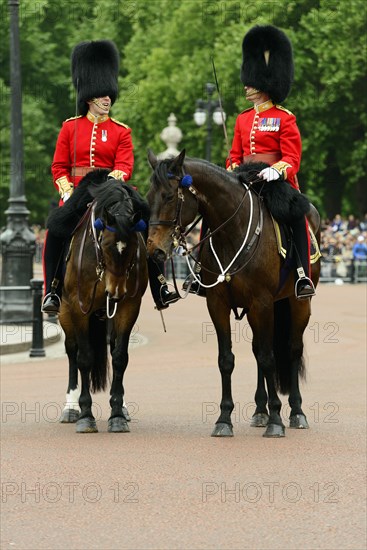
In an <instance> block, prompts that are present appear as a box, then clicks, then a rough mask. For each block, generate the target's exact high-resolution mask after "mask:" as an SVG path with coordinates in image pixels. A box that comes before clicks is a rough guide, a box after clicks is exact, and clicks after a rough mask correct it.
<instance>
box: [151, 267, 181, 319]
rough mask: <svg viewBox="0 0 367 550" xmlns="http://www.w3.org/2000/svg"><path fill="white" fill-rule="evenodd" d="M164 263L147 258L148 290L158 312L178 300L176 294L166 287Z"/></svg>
mask: <svg viewBox="0 0 367 550" xmlns="http://www.w3.org/2000/svg"><path fill="white" fill-rule="evenodd" d="M163 272H164V263H163V262H159V261H157V260H153V259H152V258H148V274H149V284H150V290H151V292H152V296H153V300H154V302H155V306H156V308H157V309H158V311H160V310H161V309H166V308H167V307H168V306H169V304H173V303H174V302H177V300H179V296H178V295H177V293H176V292H170V290H169V289H168V286H167V281H166V279H165V277H164V275H163Z"/></svg>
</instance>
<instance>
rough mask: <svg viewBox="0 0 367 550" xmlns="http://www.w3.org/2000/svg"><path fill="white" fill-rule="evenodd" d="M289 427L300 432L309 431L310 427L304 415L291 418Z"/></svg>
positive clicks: (295, 415)
mask: <svg viewBox="0 0 367 550" xmlns="http://www.w3.org/2000/svg"><path fill="white" fill-rule="evenodd" d="M289 427H290V428H296V429H298V430H307V429H308V428H309V427H310V426H309V425H308V422H307V418H306V417H305V415H304V414H294V415H293V416H290V417H289Z"/></svg>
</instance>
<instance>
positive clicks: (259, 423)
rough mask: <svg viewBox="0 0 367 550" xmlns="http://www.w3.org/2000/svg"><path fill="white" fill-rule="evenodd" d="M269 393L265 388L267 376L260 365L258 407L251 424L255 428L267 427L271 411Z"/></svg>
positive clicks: (256, 396) (258, 368) (256, 393)
mask: <svg viewBox="0 0 367 550" xmlns="http://www.w3.org/2000/svg"><path fill="white" fill-rule="evenodd" d="M267 402H268V394H267V393H266V388H265V378H264V374H263V372H262V370H261V369H260V367H259V365H258V366H257V388H256V392H255V403H256V409H255V412H254V414H253V416H252V418H251V423H250V426H252V427H253V428H265V427H266V426H267V425H268V421H269V413H268V409H267V407H266V405H267Z"/></svg>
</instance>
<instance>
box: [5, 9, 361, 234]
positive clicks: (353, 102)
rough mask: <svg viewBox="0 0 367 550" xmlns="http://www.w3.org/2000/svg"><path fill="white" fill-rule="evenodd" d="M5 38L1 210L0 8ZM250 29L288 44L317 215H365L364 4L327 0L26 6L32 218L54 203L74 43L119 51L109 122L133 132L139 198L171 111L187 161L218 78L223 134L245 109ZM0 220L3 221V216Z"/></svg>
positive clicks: (220, 150)
mask: <svg viewBox="0 0 367 550" xmlns="http://www.w3.org/2000/svg"><path fill="white" fill-rule="evenodd" d="M0 9H1V15H2V22H3V40H2V41H1V43H0V65H1V67H2V74H1V77H0V86H1V108H2V112H3V117H2V120H1V161H2V170H1V181H0V195H1V197H0V198H1V199H2V204H3V205H4V207H3V210H5V209H6V199H7V197H8V194H9V186H10V177H11V167H10V145H9V140H10V115H9V113H10V81H9V15H8V6H7V0H0ZM254 24H274V25H276V26H279V27H280V28H282V29H283V30H284V31H285V32H286V33H287V34H288V35H289V37H290V38H291V40H292V43H293V49H294V57H295V67H296V76H295V83H294V86H293V90H292V92H291V94H290V97H289V98H288V100H287V102H286V103H285V104H284V105H285V106H286V107H287V108H288V109H290V110H291V111H293V112H294V113H295V114H296V116H297V121H298V124H299V127H300V130H301V134H302V138H303V159H302V166H301V173H300V182H301V187H302V189H303V190H304V191H305V192H306V193H307V194H308V195H309V196H310V198H311V199H312V200H313V201H314V202H315V204H316V205H317V206H318V208H319V209H320V210H321V212H322V214H323V215H328V216H333V215H334V214H336V213H343V214H345V215H346V214H348V213H351V212H354V213H355V214H357V215H362V214H363V213H364V212H365V211H367V197H366V182H365V179H366V176H365V174H366V171H367V166H366V147H367V146H366V140H365V135H366V117H367V109H366V98H367V93H366V91H367V90H366V74H365V60H366V41H365V32H366V8H365V2H364V1H362V0H352V1H351V2H346V0H340V1H339V2H338V1H336V2H334V3H332V4H331V3H330V2H329V1H328V0H320V1H317V0H299V1H297V2H292V1H290V2H286V3H285V2H283V1H277V0H275V1H268V2H265V3H264V1H263V0H261V1H260V0H253V1H252V2H250V3H244V2H238V1H234V0H227V1H226V2H221V1H217V0H212V1H202V2H198V1H197V0H185V1H183V2H182V1H180V0H154V1H148V0H139V1H130V0H129V1H128V0H126V1H124V0H112V1H111V0H89V1H87V0H84V1H83V0H81V1H79V0H59V1H58V2H53V1H52V0H42V1H39V2H34V0H22V1H21V6H20V36H21V62H22V83H23V134H24V167H25V184H26V196H27V200H28V208H29V209H30V211H31V221H32V222H38V223H41V224H43V223H44V220H45V218H46V216H47V214H48V210H49V208H50V205H51V204H52V202H56V200H57V195H56V192H55V190H54V187H53V184H52V178H51V174H50V164H51V161H52V156H53V152H54V146H55V142H56V138H57V134H58V131H59V129H60V127H61V123H62V120H64V119H66V118H68V117H70V116H73V114H74V110H75V107H74V105H75V95H74V90H73V88H72V85H71V78H70V53H71V50H72V48H73V46H74V45H75V44H76V43H78V42H79V41H81V40H93V39H103V38H109V39H112V40H114V41H115V43H116V44H117V46H118V48H119V51H120V55H121V70H120V82H119V84H120V96H119V99H118V101H117V102H116V104H115V106H114V108H113V116H114V117H116V118H117V119H120V120H122V121H123V122H125V123H127V124H128V125H129V126H131V128H132V130H133V141H134V146H135V158H136V161H135V170H134V176H133V183H134V184H135V185H137V186H138V188H139V190H140V191H141V192H142V193H144V192H145V191H146V190H147V188H148V185H149V176H150V169H149V167H148V164H147V160H146V151H147V148H148V147H151V148H152V149H153V150H154V151H155V152H160V151H162V150H163V149H165V144H163V143H162V141H161V139H160V133H161V131H162V129H163V128H164V126H166V124H167V117H168V116H169V114H170V113H171V112H174V113H175V115H176V117H177V121H178V122H177V124H178V126H179V127H180V128H181V130H182V132H183V139H182V142H181V144H180V146H181V147H185V148H186V150H187V154H189V155H190V156H197V157H201V158H204V156H205V141H206V129H205V127H200V128H199V127H197V126H196V125H195V123H194V120H193V113H194V111H195V108H196V100H197V99H200V98H203V99H206V97H205V84H206V83H207V82H213V71H212V59H214V60H215V65H216V69H217V73H218V78H219V83H220V89H221V95H222V99H223V106H224V109H225V111H226V113H227V130H228V136H229V140H230V141H231V139H232V134H233V127H234V122H235V119H236V116H237V114H238V113H239V112H240V111H242V110H243V109H245V108H247V107H248V106H249V105H248V104H246V102H245V99H244V96H243V90H242V85H241V83H240V79H239V71H240V64H241V44H242V39H243V36H244V34H245V33H246V32H247V30H248V29H249V28H250V27H251V26H253V25H254ZM212 138H213V142H212V161H213V162H215V163H217V164H221V165H223V164H224V162H225V158H226V156H227V145H226V142H225V139H224V135H223V131H222V129H221V128H220V127H219V126H216V125H213V134H212ZM1 216H2V218H1V224H2V225H3V224H4V222H5V216H4V213H3V212H1Z"/></svg>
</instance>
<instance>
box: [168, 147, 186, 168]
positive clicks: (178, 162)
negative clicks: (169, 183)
mask: <svg viewBox="0 0 367 550" xmlns="http://www.w3.org/2000/svg"><path fill="white" fill-rule="evenodd" d="M185 155H186V149H182V151H181V153H180V154H179V155H177V157H175V158H174V159H173V160H172V163H171V165H170V170H171V171H172V172H173V171H174V170H175V169H177V170H179V169H180V168H182V166H183V163H184V160H185Z"/></svg>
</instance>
